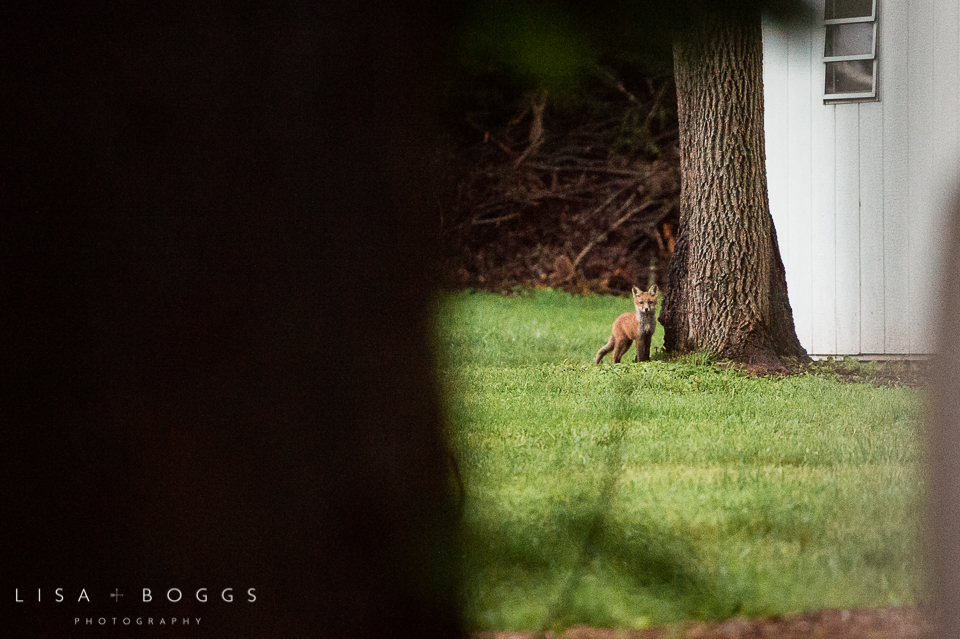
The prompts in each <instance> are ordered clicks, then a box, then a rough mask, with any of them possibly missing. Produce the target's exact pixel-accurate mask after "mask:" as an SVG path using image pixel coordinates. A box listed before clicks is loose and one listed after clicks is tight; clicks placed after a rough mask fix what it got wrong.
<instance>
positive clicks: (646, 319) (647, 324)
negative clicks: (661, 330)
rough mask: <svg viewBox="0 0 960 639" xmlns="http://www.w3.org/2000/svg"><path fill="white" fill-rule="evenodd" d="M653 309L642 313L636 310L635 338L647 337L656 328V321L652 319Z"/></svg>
mask: <svg viewBox="0 0 960 639" xmlns="http://www.w3.org/2000/svg"><path fill="white" fill-rule="evenodd" d="M655 313H656V311H655V310H654V309H650V310H646V311H642V310H640V309H637V336H640V335H649V334H651V333H653V331H654V329H655V328H656V327H657V319H656V318H655V317H654V315H655Z"/></svg>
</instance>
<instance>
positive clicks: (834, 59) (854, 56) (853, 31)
mask: <svg viewBox="0 0 960 639" xmlns="http://www.w3.org/2000/svg"><path fill="white" fill-rule="evenodd" d="M823 24H824V26H825V27H826V30H827V33H826V39H825V41H824V45H823V62H824V65H825V66H826V73H825V81H824V89H823V99H824V101H825V102H832V101H838V100H875V99H876V98H877V0H826V8H825V10H824V16H823Z"/></svg>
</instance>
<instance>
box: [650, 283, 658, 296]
mask: <svg viewBox="0 0 960 639" xmlns="http://www.w3.org/2000/svg"><path fill="white" fill-rule="evenodd" d="M647 292H648V293H650V294H651V295H656V294H657V293H659V292H660V289H659V288H657V285H656V284H654V285H653V286H651V287H650V290H649V291H647Z"/></svg>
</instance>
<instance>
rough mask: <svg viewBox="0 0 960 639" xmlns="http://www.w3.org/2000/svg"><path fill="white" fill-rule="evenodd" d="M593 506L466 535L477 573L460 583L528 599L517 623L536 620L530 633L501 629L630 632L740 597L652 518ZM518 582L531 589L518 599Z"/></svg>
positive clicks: (710, 613) (566, 507)
mask: <svg viewBox="0 0 960 639" xmlns="http://www.w3.org/2000/svg"><path fill="white" fill-rule="evenodd" d="M595 506H596V504H592V505H588V504H583V503H581V504H579V505H577V504H574V503H566V504H563V505H559V507H556V508H554V509H552V510H550V511H549V512H547V513H537V514H532V515H531V516H529V517H525V518H515V519H513V520H512V521H508V522H501V523H500V524H499V525H497V526H496V527H495V528H494V527H492V526H489V525H487V526H483V527H482V529H480V528H473V529H472V530H470V531H468V532H467V534H466V538H465V542H466V544H465V549H466V551H467V556H468V557H470V558H471V561H469V562H468V564H474V562H476V563H475V564H474V568H475V570H476V571H478V573H479V574H476V573H475V574H472V575H469V576H468V577H467V578H468V580H470V579H478V578H479V579H481V580H484V581H485V582H486V583H485V584H484V586H483V589H484V590H487V591H488V592H504V593H505V592H509V593H510V595H509V596H510V597H513V598H520V599H522V598H526V597H530V598H533V599H537V600H535V601H530V602H529V605H530V606H532V607H537V608H539V612H538V613H537V614H529V615H525V618H528V619H530V618H533V617H536V618H538V619H540V620H541V621H540V622H539V623H538V625H539V627H538V628H529V627H528V628H517V627H513V628H509V629H511V630H521V629H525V630H548V629H549V630H560V629H563V628H566V627H569V626H572V625H576V624H585V625H590V626H596V627H638V626H643V625H648V624H651V623H664V622H668V621H675V620H678V619H704V620H705V619H716V618H725V617H730V616H733V615H735V614H737V612H738V610H739V608H740V599H739V598H738V597H736V596H734V594H733V593H731V592H729V591H728V589H725V588H724V587H723V586H722V584H721V583H720V582H719V581H718V580H717V578H716V577H715V576H713V575H710V574H708V573H707V571H706V570H704V569H703V568H702V562H701V561H700V559H699V557H698V553H697V551H696V548H695V547H694V545H693V543H692V542H691V541H689V540H688V539H686V538H685V537H684V536H682V535H680V534H677V533H675V532H672V531H669V530H666V529H664V528H662V527H661V526H659V525H658V524H657V523H656V522H655V521H646V522H640V523H638V522H630V523H619V522H616V521H614V520H613V517H608V516H607V514H605V512H604V513H601V514H600V515H599V516H598V512H597V510H596V509H595ZM604 511H606V509H604ZM520 583H522V584H540V586H539V587H531V588H530V590H529V591H527V592H525V591H523V590H520V589H517V588H516V587H515V586H516V585H518V584H520ZM504 596H506V595H504ZM509 605H510V606H511V607H515V606H517V605H518V602H517V601H513V602H510V603H509ZM495 625H499V624H495Z"/></svg>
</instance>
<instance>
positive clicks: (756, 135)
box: [660, 10, 809, 367]
mask: <svg viewBox="0 0 960 639" xmlns="http://www.w3.org/2000/svg"><path fill="white" fill-rule="evenodd" d="M762 58H763V49H762V40H761V31H760V13H759V10H756V11H753V12H748V14H747V15H744V14H739V13H738V14H735V15H734V14H731V13H720V12H715V13H712V14H710V15H708V16H706V17H703V18H702V19H700V20H698V22H697V24H696V25H694V26H693V27H691V28H689V29H687V30H685V31H683V32H681V33H679V34H678V35H677V37H676V39H675V41H674V67H675V72H676V81H677V97H678V103H679V104H678V106H679V117H680V151H681V176H682V187H681V196H680V227H679V233H678V238H677V244H676V250H675V252H674V255H673V260H672V263H671V268H670V286H669V288H668V290H667V294H666V297H665V299H664V304H663V312H662V314H661V316H660V322H661V323H662V324H663V326H664V328H665V330H666V333H665V347H666V350H667V351H674V352H681V353H682V352H691V351H695V350H698V349H709V350H710V351H712V352H713V353H714V355H715V356H717V357H719V358H722V359H730V360H734V361H739V362H744V363H749V364H759V365H763V366H772V367H778V366H780V365H781V361H780V357H784V356H787V357H796V358H799V359H801V360H803V361H806V360H808V359H809V358H808V356H807V353H806V351H805V350H804V349H803V347H802V346H801V345H800V342H799V340H798V339H797V336H796V330H795V328H794V324H793V313H792V311H791V309H790V303H789V301H788V299H787V283H786V277H785V273H784V268H783V261H782V260H781V259H780V250H779V248H778V246H777V236H776V231H775V230H774V227H773V218H772V217H771V215H770V205H769V201H768V199H767V178H766V168H765V165H764V138H763V72H762Z"/></svg>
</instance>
